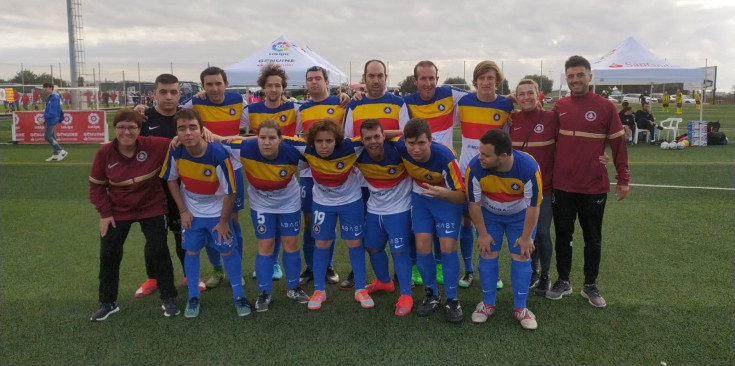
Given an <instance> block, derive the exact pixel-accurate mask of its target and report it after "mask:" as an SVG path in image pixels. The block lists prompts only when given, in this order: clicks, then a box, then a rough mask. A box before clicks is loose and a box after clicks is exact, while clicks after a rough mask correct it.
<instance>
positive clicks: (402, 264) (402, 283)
mask: <svg viewBox="0 0 735 366" xmlns="http://www.w3.org/2000/svg"><path fill="white" fill-rule="evenodd" d="M393 267H394V269H395V271H396V276H397V277H398V286H399V287H400V289H401V295H409V296H410V295H411V258H409V256H408V253H403V252H402V253H393Z"/></svg>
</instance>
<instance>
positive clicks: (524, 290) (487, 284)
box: [465, 129, 542, 329]
mask: <svg viewBox="0 0 735 366" xmlns="http://www.w3.org/2000/svg"><path fill="white" fill-rule="evenodd" d="M511 146H512V145H511V141H510V136H508V133H507V132H505V131H503V130H500V129H492V130H489V131H487V132H485V133H484V134H483V135H482V137H481V138H480V146H479V150H480V154H479V155H477V156H475V157H474V158H472V160H471V161H470V163H469V164H468V166H467V171H466V173H465V178H466V181H465V183H466V185H467V196H468V200H469V209H470V215H471V216H472V223H473V224H474V225H475V227H476V228H477V232H478V237H477V248H478V249H479V251H480V261H479V264H478V265H477V267H478V270H479V272H480V284H481V285H482V295H483V301H481V302H480V303H479V304H477V307H476V308H475V311H474V312H473V313H472V321H473V322H475V323H484V322H485V321H487V318H488V317H489V316H491V315H493V314H495V294H496V291H497V288H496V284H497V280H498V257H499V255H500V253H499V252H500V249H501V247H502V244H503V235H505V237H506V238H507V239H508V250H509V251H510V253H511V254H510V256H511V264H510V279H511V285H512V286H511V287H512V288H513V316H514V317H515V318H516V320H518V321H520V323H521V326H522V327H523V329H536V327H537V324H536V317H535V316H534V315H533V313H532V312H531V311H530V310H528V309H527V308H526V298H527V297H528V283H529V281H530V280H531V272H532V271H531V260H530V255H531V252H533V250H534V246H533V237H534V235H535V232H536V221H537V220H538V214H539V205H540V204H541V199H542V195H541V192H542V183H541V171H540V169H539V166H538V164H537V163H536V161H535V160H533V158H532V157H531V156H530V155H528V154H526V153H524V152H520V151H514V150H513V149H512V147H511ZM511 243H513V244H511Z"/></svg>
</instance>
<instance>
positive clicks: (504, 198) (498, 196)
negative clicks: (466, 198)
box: [482, 192, 524, 203]
mask: <svg viewBox="0 0 735 366" xmlns="http://www.w3.org/2000/svg"><path fill="white" fill-rule="evenodd" d="M482 193H483V194H484V195H485V196H487V198H489V199H491V200H493V201H495V202H502V203H505V202H515V201H518V200H522V199H523V196H524V195H523V192H520V193H516V194H511V193H502V192H489V193H488V192H482Z"/></svg>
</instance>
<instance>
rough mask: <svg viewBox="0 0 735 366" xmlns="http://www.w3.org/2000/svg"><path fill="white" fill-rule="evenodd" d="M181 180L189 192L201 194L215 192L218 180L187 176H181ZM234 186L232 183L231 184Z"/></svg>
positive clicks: (217, 187)
mask: <svg viewBox="0 0 735 366" xmlns="http://www.w3.org/2000/svg"><path fill="white" fill-rule="evenodd" d="M181 182H182V183H184V186H185V187H186V190H187V191H189V192H191V193H196V194H202V195H213V194H215V193H217V190H218V189H219V187H220V185H219V181H217V180H215V181H210V182H206V181H203V180H199V179H194V178H191V177H187V176H183V175H182V176H181ZM233 188H234V184H233Z"/></svg>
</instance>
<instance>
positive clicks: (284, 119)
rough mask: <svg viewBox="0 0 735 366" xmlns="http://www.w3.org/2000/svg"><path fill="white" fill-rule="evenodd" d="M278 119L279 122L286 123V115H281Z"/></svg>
mask: <svg viewBox="0 0 735 366" xmlns="http://www.w3.org/2000/svg"><path fill="white" fill-rule="evenodd" d="M278 119H279V120H281V122H286V115H285V114H282V115H281V116H280V117H278Z"/></svg>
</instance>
